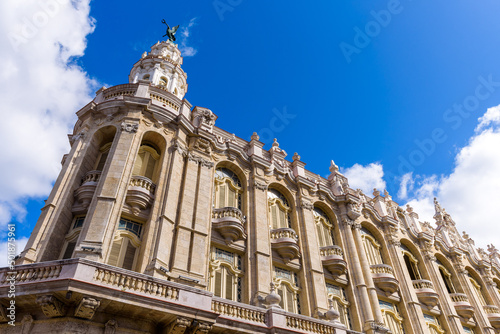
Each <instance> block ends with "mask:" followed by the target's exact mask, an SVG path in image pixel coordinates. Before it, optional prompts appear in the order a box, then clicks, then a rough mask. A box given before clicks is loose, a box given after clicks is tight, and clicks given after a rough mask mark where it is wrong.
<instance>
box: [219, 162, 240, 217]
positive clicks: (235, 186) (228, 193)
mask: <svg viewBox="0 0 500 334" xmlns="http://www.w3.org/2000/svg"><path fill="white" fill-rule="evenodd" d="M242 192H243V188H242V187H241V182H240V179H239V178H238V176H237V175H236V174H235V173H233V172H232V171H231V170H230V169H227V168H217V170H216V171H215V196H214V208H216V209H219V208H225V207H232V208H238V209H240V210H241V194H242Z"/></svg>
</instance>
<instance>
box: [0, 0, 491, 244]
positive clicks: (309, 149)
mask: <svg viewBox="0 0 500 334" xmlns="http://www.w3.org/2000/svg"><path fill="white" fill-rule="evenodd" d="M53 1H54V0H53ZM57 1H59V2H60V4H61V5H60V6H63V3H64V1H63V0H57ZM28 2H32V6H30V7H28V6H25V7H19V6H20V5H16V4H15V1H7V2H6V3H5V4H3V5H2V6H4V7H3V9H4V10H3V11H2V12H3V13H12V15H10V16H13V17H14V18H17V21H15V22H17V23H19V24H21V26H20V28H19V29H22V24H23V22H24V21H23V19H25V18H27V19H28V21H29V20H31V19H32V18H33V17H34V16H33V15H35V14H36V13H37V12H40V11H43V10H44V7H43V6H41V5H40V4H39V1H36V0H29V1H28ZM7 3H8V4H7ZM75 3H77V4H79V5H73V6H71V5H68V4H66V6H68V8H65V9H58V11H56V14H55V15H54V17H52V18H51V19H50V20H51V21H50V22H49V23H48V24H47V25H46V26H45V25H44V26H42V27H40V28H39V30H40V31H39V32H37V34H35V36H34V37H32V38H31V39H28V41H27V42H26V43H24V42H23V43H20V44H19V45H18V48H9V47H8V42H10V44H11V46H12V40H10V41H6V40H5V39H3V40H0V43H6V45H7V47H6V48H5V50H4V51H2V52H3V53H2V54H0V56H4V57H6V59H10V60H11V61H12V62H13V63H14V64H16V61H17V60H16V59H19V55H20V54H23V57H31V56H29V55H25V54H24V53H25V52H24V51H23V50H33V45H30V44H36V45H37V49H36V50H42V49H44V48H46V49H47V50H53V48H54V45H60V46H61V48H60V49H59V51H58V50H57V49H55V51H53V52H52V53H51V52H47V54H46V53H45V52H42V56H45V57H46V59H47V62H52V63H53V64H55V65H54V66H55V67H57V68H58V69H59V70H60V71H61V72H58V73H59V75H60V77H63V76H64V77H67V76H71V77H72V78H73V75H75V79H74V80H73V81H72V82H73V83H75V84H79V85H80V86H78V85H76V86H75V88H74V89H73V90H72V91H71V92H70V93H68V96H66V97H65V98H66V99H67V104H65V105H64V106H60V105H59V106H54V105H53V102H50V101H46V104H45V105H44V106H43V108H42V107H40V106H27V107H26V108H25V109H22V110H20V112H21V113H22V112H25V110H26V109H27V108H34V109H33V110H35V109H36V108H38V109H39V110H38V109H37V110H38V111H36V112H35V111H33V115H36V116H37V117H42V118H43V117H49V118H50V117H52V118H53V119H52V118H51V119H52V120H53V121H54V122H56V123H57V124H58V126H59V128H60V131H59V132H57V134H56V132H54V134H53V135H52V136H51V137H50V138H48V139H46V140H47V142H43V140H42V143H40V145H43V147H45V148H46V147H49V146H50V143H51V142H52V141H53V142H57V143H64V145H65V146H64V145H63V146H58V147H57V150H55V149H54V150H53V152H52V151H51V152H52V153H51V154H47V155H49V156H48V157H45V158H44V159H47V161H48V162H47V165H50V166H51V167H50V168H49V167H47V170H50V172H49V171H48V172H47V173H43V174H40V175H39V176H38V178H37V179H41V180H43V185H42V186H40V187H38V188H37V189H36V190H32V189H30V187H29V186H27V187H26V189H25V190H23V191H20V192H19V193H15V194H13V195H11V196H10V197H9V195H7V192H8V189H10V188H9V187H11V186H12V185H7V184H6V185H4V192H5V194H4V196H2V197H0V205H1V203H2V201H3V205H4V206H3V211H2V208H1V206H0V213H1V212H7V214H6V215H7V216H8V217H10V220H12V221H18V222H19V224H18V231H20V236H21V237H26V236H28V235H29V233H30V231H31V230H32V228H33V226H34V224H35V222H36V219H37V218H38V215H39V212H40V211H39V210H40V207H41V206H42V205H43V200H44V199H45V198H47V196H48V191H49V190H50V184H51V183H52V182H54V179H55V177H56V176H57V168H55V167H53V166H55V163H59V161H60V158H61V156H62V154H63V153H65V152H67V151H68V150H69V145H68V144H67V139H66V138H65V137H64V136H63V134H62V133H63V130H64V129H67V133H69V132H70V131H71V126H72V124H73V123H74V121H75V119H76V118H75V116H74V113H75V112H76V111H77V110H78V109H79V108H80V107H81V106H83V105H84V104H85V103H87V102H88V101H89V99H90V98H91V96H92V91H95V90H96V89H97V88H98V87H99V86H102V85H104V86H112V85H117V84H121V83H125V82H128V73H129V71H130V69H131V67H132V65H133V63H134V62H136V61H137V60H138V59H139V58H140V56H141V54H142V53H143V52H144V51H147V50H149V47H150V46H151V45H152V44H154V43H156V41H158V40H160V39H161V38H162V37H161V36H162V35H163V34H164V33H165V26H164V25H162V24H161V20H162V19H165V20H166V21H167V22H168V23H169V24H170V25H171V26H174V25H177V24H179V25H180V26H181V28H180V30H179V33H178V35H177V36H178V43H179V45H180V47H181V48H183V49H187V50H189V51H190V53H192V54H194V55H192V56H185V58H184V64H183V69H184V70H185V71H186V73H187V74H188V84H189V89H188V93H187V95H186V98H187V99H188V100H189V101H190V102H191V103H192V104H193V105H199V106H203V107H206V108H209V109H211V110H212V111H213V112H214V113H215V114H216V115H218V117H219V118H218V120H217V122H216V125H217V126H219V127H221V128H223V129H225V130H227V131H229V132H232V133H233V132H234V133H235V134H236V135H237V136H239V137H242V138H245V139H249V138H250V135H251V134H252V133H253V132H254V131H256V132H259V133H260V134H261V137H262V139H263V141H265V142H266V146H265V148H267V149H269V147H270V144H271V143H272V139H271V138H272V137H276V138H277V139H278V141H279V143H280V147H282V148H283V149H284V150H286V151H287V153H288V158H289V159H291V156H292V155H293V153H294V152H298V153H299V154H300V155H301V157H302V160H303V161H304V162H306V163H307V166H306V168H308V169H309V170H311V171H313V172H315V173H318V174H320V175H322V176H327V175H328V173H329V172H328V167H329V162H330V160H331V159H333V160H334V161H335V162H336V163H337V164H338V165H339V166H341V167H342V170H343V171H344V172H345V173H346V175H348V176H350V177H351V178H352V179H351V178H350V179H351V180H350V181H351V186H353V187H360V188H362V189H368V190H366V193H367V194H370V195H371V191H369V189H371V188H373V187H372V186H373V185H377V186H382V187H385V188H387V189H388V190H389V192H390V193H391V195H393V198H394V199H395V200H396V201H398V202H399V203H400V204H401V205H403V204H406V203H407V202H410V203H412V205H413V206H414V207H416V209H417V208H418V209H420V210H421V211H422V214H421V218H422V216H423V217H424V218H426V220H427V219H432V218H429V215H431V216H432V210H431V209H432V207H431V198H432V197H433V196H438V198H439V199H440V200H441V201H442V202H443V203H444V205H443V206H445V207H447V208H448V212H450V214H451V215H452V217H454V219H455V221H456V222H457V224H458V225H460V226H462V227H463V228H462V227H459V230H460V231H461V230H462V229H468V231H469V230H471V229H472V226H474V224H475V222H474V221H473V220H474V219H473V218H471V217H474V214H475V213H474V212H473V210H474V208H475V207H476V206H477V205H478V204H477V203H475V202H470V201H471V197H472V196H476V197H478V196H479V197H481V196H484V197H485V198H488V199H489V201H490V202H491V203H495V201H496V202H498V201H499V200H500V195H498V194H497V193H496V189H498V188H495V187H496V186H497V185H499V184H500V179H498V180H497V179H495V180H494V182H488V180H486V179H485V177H486V176H488V177H489V176H491V175H495V174H496V173H495V172H496V170H497V169H495V168H497V167H498V166H500V158H495V156H498V147H497V146H495V143H496V141H495V140H496V139H497V136H496V135H497V134H498V132H499V130H498V127H496V126H497V125H498V120H497V118H498V117H497V116H498V115H497V114H499V113H500V111H498V110H497V109H491V110H493V111H491V113H490V114H488V115H489V116H488V117H485V118H483V121H484V122H483V123H481V121H479V120H478V119H479V118H480V117H481V116H483V115H484V114H485V113H486V111H487V109H488V108H493V107H495V106H498V105H500V62H499V60H498V54H500V33H499V30H500V21H498V14H497V13H499V12H500V3H498V2H497V1H492V0H490V1H481V2H477V1H472V0H470V1H465V0H459V1H454V2H449V1H446V2H445V1H432V2H431V1H423V0H412V1H410V0H401V1H394V0H391V1H338V2H332V1H317V2H314V3H312V4H307V5H306V4H305V2H303V1H272V2H269V1H249V0H216V1H175V2H173V1H162V2H159V1H142V2H141V3H140V4H139V3H138V2H136V1H128V0H126V1H120V2H117V1H93V2H90V4H89V3H88V1H83V0H80V1H76V2H75ZM9 6H10V7H9ZM37 6H38V7H37ZM61 8H62V7H61ZM9 9H11V11H10V12H9V11H8V10H9ZM14 9H15V11H14ZM6 10H7V11H6ZM88 10H90V17H92V18H93V20H92V19H90V18H89V13H88ZM14 12H15V14H16V15H17V16H16V15H14V14H13V13H14ZM63 13H66V14H68V15H69V14H71V15H75V19H74V20H73V21H70V22H66V21H63V19H62V18H61V16H62V15H61V14H63ZM2 15H7V14H2ZM15 22H14V23H15ZM7 23H8V22H7V21H6V23H5V25H2V27H1V28H0V29H3V30H4V31H6V32H7V33H8V32H9V29H10V32H12V29H13V28H11V27H7ZM52 24H53V25H54V26H55V27H59V28H60V30H62V31H63V32H61V31H60V30H58V32H54V33H53V35H51V33H52V30H50V29H49V27H51V26H52ZM64 31H67V33H66V35H62V34H63V33H64ZM188 48H190V49H188ZM61 50H62V51H61ZM65 50H66V51H67V52H66V51H65ZM346 50H349V51H346ZM353 50H355V51H353ZM26 52H27V51H26ZM58 52H59V54H58ZM61 52H62V53H63V54H64V53H65V52H66V53H67V57H65V56H66V55H65V56H63V57H61V54H60V53H61ZM36 53H37V52H35V54H36ZM26 54H27V53H26ZM33 57H34V56H33ZM30 59H31V58H30ZM61 59H62V60H61ZM30 64H32V65H30ZM75 65H76V66H78V67H75ZM26 66H28V67H29V66H33V67H34V68H38V67H37V66H40V64H39V62H38V63H37V61H36V59H35V58H34V59H33V61H32V62H28V65H26ZM68 69H70V71H69V70H68ZM27 70H28V71H29V70H30V69H29V68H28V69H27ZM65 71H66V72H65ZM68 71H69V72H70V73H68ZM75 71H76V72H77V74H78V75H76V74H75V73H74V72H75ZM30 73H34V72H33V70H32V71H31V72H30ZM49 75H51V74H49ZM7 79H8V78H7V77H4V78H0V80H2V81H0V84H1V85H12V81H10V80H12V79H10V80H7ZM488 82H489V83H488ZM497 82H498V83H497ZM46 84H47V87H46V88H44V87H41V88H40V87H39V86H40V85H37V86H36V87H35V86H34V85H33V87H31V89H33V90H41V91H40V92H39V93H40V95H43V94H44V92H47V91H50V89H49V88H48V86H49V85H54V82H53V81H48V82H47V83H46ZM78 87H80V88H81V89H80V90H79V88H78ZM29 88H30V87H28V89H29ZM44 89H45V90H44ZM71 94H73V95H71ZM45 95H47V94H45ZM54 96H56V97H54V98H57V94H54ZM71 96H74V98H73V100H71V101H70V99H71ZM461 106H463V107H461ZM57 108H59V109H60V110H61V111H60V113H59V112H53V109H57ZM459 108H462V109H461V111H457V110H459ZM59 109H58V110H59ZM2 113H4V114H5V115H4V116H7V111H6V110H5V109H4V111H2ZM277 113H279V114H283V113H285V114H288V115H290V116H289V118H287V122H286V123H287V124H285V125H284V126H283V127H280V128H278V129H274V130H272V131H271V132H272V134H270V131H268V130H266V129H270V127H271V123H272V119H273V118H274V117H276V114H277ZM47 115H48V116H47ZM61 115H63V116H61ZM35 119H36V118H35ZM480 123H481V124H482V125H481V127H480V128H478V129H476V128H477V127H478V124H480ZM50 124H51V123H50ZM485 131H490V132H491V133H492V136H493V137H492V138H489V137H486V136H485V135H488V134H489V133H485ZM488 138H489V139H488ZM482 139H484V140H485V141H486V142H485V143H484V144H482V143H483V142H482V141H480V140H482ZM490 139H491V140H490ZM418 143H420V144H418ZM481 144H482V146H481ZM61 145H62V144H61ZM35 146H36V145H35ZM43 147H42V150H43ZM37 149H40V148H37ZM478 152H480V153H478ZM477 156H480V157H482V158H484V161H481V160H479V158H477ZM490 158H491V159H490ZM11 159H15V154H14V153H13V155H12V157H11ZM58 159H59V160H58ZM22 161H25V162H26V165H33V164H37V163H38V161H30V160H29V159H26V158H24V160H22ZM402 161H406V162H402ZM355 164H358V165H357V166H356V165H355ZM474 164H478V165H479V166H486V167H487V168H489V169H487V170H485V171H482V172H479V171H478V168H477V166H476V165H474ZM353 166H354V167H353ZM475 166H476V167H475ZM488 166H489V167H488ZM26 168H27V169H26V170H27V171H29V168H28V167H26ZM21 170H25V169H24V168H23V169H21ZM410 171H411V172H412V174H407V172H410ZM14 172H15V171H14ZM405 174H406V176H405ZM33 175H35V176H36V175H37V174H36V172H35V174H33ZM35 176H34V177H35ZM480 177H482V179H477V178H480ZM468 178H470V180H471V183H474V184H471V185H470V186H469V185H468V184H467V182H465V181H464V180H466V179H468ZM456 180H460V181H456ZM28 181H29V182H28ZM30 182H33V180H27V181H26V182H25V183H26V184H30ZM25 183H23V184H25ZM458 184H460V186H461V188H457V187H458ZM488 185H490V187H489V188H488V189H484V188H485V186H488ZM370 187H371V188H370ZM454 187H455V188H454ZM12 188H14V186H12ZM486 188H487V187H486ZM23 189H24V188H23ZM381 190H382V189H381ZM483 190H485V192H484V193H482V191H483ZM9 193H12V192H9ZM459 195H460V196H459ZM468 196H469V197H468ZM490 202H488V203H490ZM468 203H470V206H469V204H468ZM480 209H481V212H483V211H485V210H486V211H487V207H481V208H480ZM465 210H468V211H471V210H472V211H471V212H472V213H467V214H466V213H465ZM416 211H417V210H416ZM417 212H419V211H417ZM489 212H490V214H491V215H493V209H492V208H491V211H489ZM482 214H484V212H483V213H482ZM459 215H460V216H459ZM7 216H6V217H7ZM462 216H463V217H464V218H463V219H462V218H461V217H462ZM485 217H487V216H485ZM424 218H422V220H424ZM485 219H486V218H484V219H483V220H485ZM492 223H493V222H489V224H492ZM485 224H486V223H485ZM496 225H499V224H498V222H497V224H496ZM484 226H485V227H487V226H488V225H484ZM498 231H499V233H498V234H496V237H495V236H494V237H491V235H495V234H491V233H490V234H489V235H481V234H479V233H478V232H476V233H477V234H476V238H477V239H478V240H481V241H482V242H483V243H481V244H482V245H483V247H484V245H485V243H486V242H487V240H486V239H485V238H486V237H487V238H489V240H490V241H491V242H493V243H495V242H496V243H497V244H500V242H499V241H500V237H498V235H500V230H498ZM473 232H474V231H470V234H471V236H472V237H473V238H474V236H475V235H474V233H473ZM492 239H496V240H492Z"/></svg>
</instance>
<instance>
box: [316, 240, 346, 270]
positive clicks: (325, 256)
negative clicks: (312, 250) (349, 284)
mask: <svg viewBox="0 0 500 334" xmlns="http://www.w3.org/2000/svg"><path fill="white" fill-rule="evenodd" d="M319 252H320V255H321V261H322V262H323V266H324V267H326V269H328V271H329V272H331V273H332V275H333V276H339V275H342V274H343V273H345V270H346V268H347V263H346V262H345V261H344V253H343V252H342V249H341V248H340V247H339V246H335V245H334V246H326V247H321V248H320V250H319Z"/></svg>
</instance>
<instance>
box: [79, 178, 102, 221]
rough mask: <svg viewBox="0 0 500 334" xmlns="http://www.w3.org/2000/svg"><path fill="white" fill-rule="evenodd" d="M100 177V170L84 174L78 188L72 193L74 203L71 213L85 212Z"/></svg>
mask: <svg viewBox="0 0 500 334" xmlns="http://www.w3.org/2000/svg"><path fill="white" fill-rule="evenodd" d="M100 177H101V171H100V170H91V171H90V172H87V173H86V174H85V176H84V177H83V178H82V183H81V185H80V187H78V189H76V190H75V193H74V196H75V203H74V205H73V212H79V211H85V210H86V209H87V208H88V207H89V204H90V202H91V201H92V198H93V197H94V193H95V190H96V188H97V183H98V182H99V179H100Z"/></svg>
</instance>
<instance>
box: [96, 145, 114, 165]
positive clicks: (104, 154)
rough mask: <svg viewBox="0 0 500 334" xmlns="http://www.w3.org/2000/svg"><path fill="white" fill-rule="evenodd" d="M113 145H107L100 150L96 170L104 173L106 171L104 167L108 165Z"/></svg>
mask: <svg viewBox="0 0 500 334" xmlns="http://www.w3.org/2000/svg"><path fill="white" fill-rule="evenodd" d="M111 144H112V143H107V144H105V145H103V146H101V148H100V149H99V155H98V157H97V161H96V164H95V170H99V171H102V170H103V169H104V165H105V164H106V160H107V159H108V155H109V150H110V149H111Z"/></svg>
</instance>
